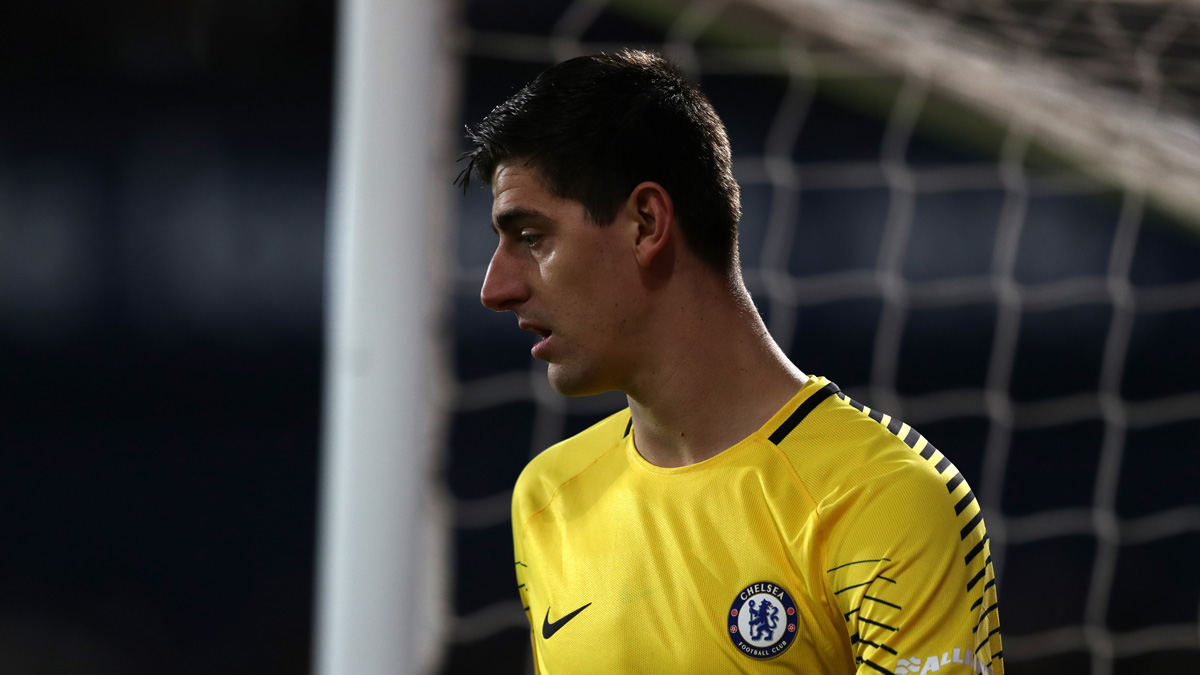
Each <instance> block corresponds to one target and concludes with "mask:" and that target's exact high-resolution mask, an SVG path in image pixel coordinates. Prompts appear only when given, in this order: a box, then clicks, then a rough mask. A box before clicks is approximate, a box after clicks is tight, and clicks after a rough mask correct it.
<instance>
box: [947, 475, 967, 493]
mask: <svg viewBox="0 0 1200 675" xmlns="http://www.w3.org/2000/svg"><path fill="white" fill-rule="evenodd" d="M961 482H963V475H962V472H959V473H956V474H954V478H951V479H950V480H949V481H947V482H946V491H947V492H954V490H955V489H956V488H957V487H958V484H959V483H961Z"/></svg>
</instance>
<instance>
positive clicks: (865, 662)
mask: <svg viewBox="0 0 1200 675" xmlns="http://www.w3.org/2000/svg"><path fill="white" fill-rule="evenodd" d="M863 665H864V666H869V667H870V668H871V669H872V670H877V671H879V672H881V673H887V675H895V673H893V672H892V671H890V670H888V669H887V668H884V667H883V666H880V665H876V664H874V663H871V661H870V660H868V659H864V660H863Z"/></svg>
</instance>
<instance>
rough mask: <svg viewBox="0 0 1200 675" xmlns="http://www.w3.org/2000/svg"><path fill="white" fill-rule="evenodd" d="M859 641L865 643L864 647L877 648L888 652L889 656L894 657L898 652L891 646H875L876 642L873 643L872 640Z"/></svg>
mask: <svg viewBox="0 0 1200 675" xmlns="http://www.w3.org/2000/svg"><path fill="white" fill-rule="evenodd" d="M858 641H859V642H861V643H863V644H864V645H867V646H870V647H874V648H876V649H882V650H883V651H885V652H887V653H889V654H891V655H893V656H895V655H896V650H895V649H892V648H891V647H889V646H887V645H880V644H875V643H874V642H871V641H870V640H865V639H863V638H859V639H858Z"/></svg>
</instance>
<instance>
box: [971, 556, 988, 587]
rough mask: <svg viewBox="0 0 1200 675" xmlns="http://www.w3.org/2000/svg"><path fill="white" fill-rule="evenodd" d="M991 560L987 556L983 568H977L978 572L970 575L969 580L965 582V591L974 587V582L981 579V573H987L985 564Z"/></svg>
mask: <svg viewBox="0 0 1200 675" xmlns="http://www.w3.org/2000/svg"><path fill="white" fill-rule="evenodd" d="M991 560H992V559H991V558H988V559H987V560H986V561H984V563H983V569H981V570H979V574H976V575H975V576H973V577H971V580H970V581H968V582H967V592H970V591H971V589H972V588H975V584H977V583H979V582H981V581H983V575H985V574H987V570H988V568H987V564H988V563H989V562H991Z"/></svg>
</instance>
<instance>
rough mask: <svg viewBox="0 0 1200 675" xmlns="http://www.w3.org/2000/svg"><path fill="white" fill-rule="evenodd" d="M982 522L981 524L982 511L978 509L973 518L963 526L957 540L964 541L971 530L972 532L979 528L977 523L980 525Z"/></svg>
mask: <svg viewBox="0 0 1200 675" xmlns="http://www.w3.org/2000/svg"><path fill="white" fill-rule="evenodd" d="M982 522H983V509H979V510H978V511H976V512H975V517H974V518H972V519H971V522H969V523H967V524H966V525H963V529H962V534H961V535H960V536H959V538H960V539H966V538H967V535H968V534H971V530H974V529H975V528H976V527H978V526H979V523H982Z"/></svg>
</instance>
